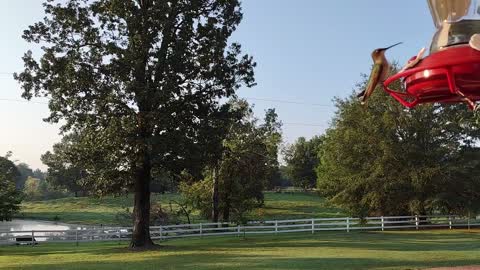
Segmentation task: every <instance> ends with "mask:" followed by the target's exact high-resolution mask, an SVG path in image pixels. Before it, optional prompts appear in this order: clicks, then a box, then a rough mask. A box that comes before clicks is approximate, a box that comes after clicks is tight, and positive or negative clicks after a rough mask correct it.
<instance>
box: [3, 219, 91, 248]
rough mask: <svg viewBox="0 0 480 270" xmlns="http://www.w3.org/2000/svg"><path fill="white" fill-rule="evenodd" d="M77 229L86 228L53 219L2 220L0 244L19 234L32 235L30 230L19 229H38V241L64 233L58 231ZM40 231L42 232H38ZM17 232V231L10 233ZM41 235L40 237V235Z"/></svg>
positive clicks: (36, 238)
mask: <svg viewBox="0 0 480 270" xmlns="http://www.w3.org/2000/svg"><path fill="white" fill-rule="evenodd" d="M72 229H73V230H76V229H80V230H82V229H86V228H85V227H84V226H83V227H81V226H79V225H73V224H65V223H58V222H51V221H41V220H23V219H14V220H12V221H8V222H0V244H2V243H3V244H5V243H8V242H9V241H11V240H12V237H18V236H28V235H31V234H30V233H29V232H18V231H36V232H35V236H36V237H35V240H36V241H45V240H46V238H45V237H41V236H55V235H62V233H61V232H58V231H67V230H72ZM37 231H40V232H37ZM42 231H57V233H47V232H42ZM8 232H15V233H8ZM38 236H40V237H38Z"/></svg>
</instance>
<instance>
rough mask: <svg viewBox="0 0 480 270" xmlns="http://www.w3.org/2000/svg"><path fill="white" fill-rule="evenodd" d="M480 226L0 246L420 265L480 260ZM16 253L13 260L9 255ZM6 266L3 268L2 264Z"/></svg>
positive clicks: (133, 261)
mask: <svg viewBox="0 0 480 270" xmlns="http://www.w3.org/2000/svg"><path fill="white" fill-rule="evenodd" d="M476 232H477V233H468V232H462V231H458V232H455V231H443V232H435V231H431V232H430V231H429V232H391V233H362V232H352V233H350V234H347V233H318V234H315V235H313V236H307V235H305V234H292V235H282V236H277V237H275V236H273V237H272V236H256V237H255V238H253V237H251V238H250V237H247V239H241V238H236V237H219V238H205V239H184V240H174V241H167V242H163V243H162V245H164V249H162V250H157V251H149V252H145V253H141V252H140V253H138V252H131V251H129V250H128V249H127V248H126V243H123V244H121V245H120V244H115V243H97V244H80V246H79V247H75V246H74V244H71V245H67V244H48V245H40V246H38V247H9V248H0V255H1V256H6V257H4V259H5V258H7V260H4V261H5V262H8V263H9V265H8V267H9V268H7V269H26V270H44V269H66V270H68V269H80V270H83V269H99V270H109V269H112V270H113V269H115V270H116V269H121V270H122V269H140V270H143V269H227V270H228V269H232V270H233V269H375V268H392V269H422V268H429V267H449V266H462V265H474V264H477V265H478V264H480V257H478V256H473V255H472V254H473V253H475V252H477V253H478V252H480V241H479V240H480V231H476ZM438 253H440V254H441V255H437V254H438ZM463 254H467V255H465V256H463ZM475 254H476V253H475ZM1 256H0V262H1V261H2V258H1ZM10 256H12V257H14V258H15V259H14V261H8V257H10ZM17 261H18V265H17V264H16V263H17ZM43 262H48V263H47V264H43ZM0 269H3V268H2V265H1V264H0Z"/></svg>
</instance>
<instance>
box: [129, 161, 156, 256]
mask: <svg viewBox="0 0 480 270" xmlns="http://www.w3.org/2000/svg"><path fill="white" fill-rule="evenodd" d="M151 167H152V166H151V160H150V156H149V155H148V153H144V155H143V159H142V163H141V164H140V166H139V168H137V175H136V179H135V198H134V209H133V216H134V217H133V218H134V221H133V232H132V241H131V242H130V248H133V249H149V248H152V247H154V246H155V244H154V243H153V241H152V239H151V238H150V181H151V178H152V175H151Z"/></svg>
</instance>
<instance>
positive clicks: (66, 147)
mask: <svg viewBox="0 0 480 270" xmlns="http://www.w3.org/2000/svg"><path fill="white" fill-rule="evenodd" d="M77 139H78V138H77V137H76V136H74V135H72V134H71V135H67V136H65V137H63V139H62V142H60V143H57V144H55V145H53V152H50V151H48V152H46V153H45V154H43V155H42V157H41V160H42V162H43V164H45V165H46V166H47V167H48V170H47V177H46V179H45V180H46V181H47V182H48V183H49V184H50V185H52V186H53V187H55V188H64V189H67V190H68V191H70V192H72V193H74V194H75V197H78V195H79V193H82V195H85V194H86V187H85V186H84V183H83V185H82V181H83V180H84V178H85V177H86V176H87V174H86V172H85V170H84V169H82V168H79V167H78V166H77V165H76V164H72V163H71V161H70V160H71V157H70V153H71V152H72V151H75V150H74V149H72V148H73V147H74V145H75V144H76V143H77V142H76V141H75V140H77Z"/></svg>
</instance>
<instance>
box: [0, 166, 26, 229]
mask: <svg viewBox="0 0 480 270" xmlns="http://www.w3.org/2000/svg"><path fill="white" fill-rule="evenodd" d="M20 177H21V175H20V172H19V171H18V169H17V167H16V166H15V164H13V162H12V161H10V160H8V159H7V158H6V157H0V221H8V220H10V219H11V218H12V216H13V215H14V214H15V213H16V212H17V211H18V210H19V209H20V202H21V199H22V198H21V193H20V191H18V189H16V187H15V183H17V182H18V181H19V180H18V179H20Z"/></svg>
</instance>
